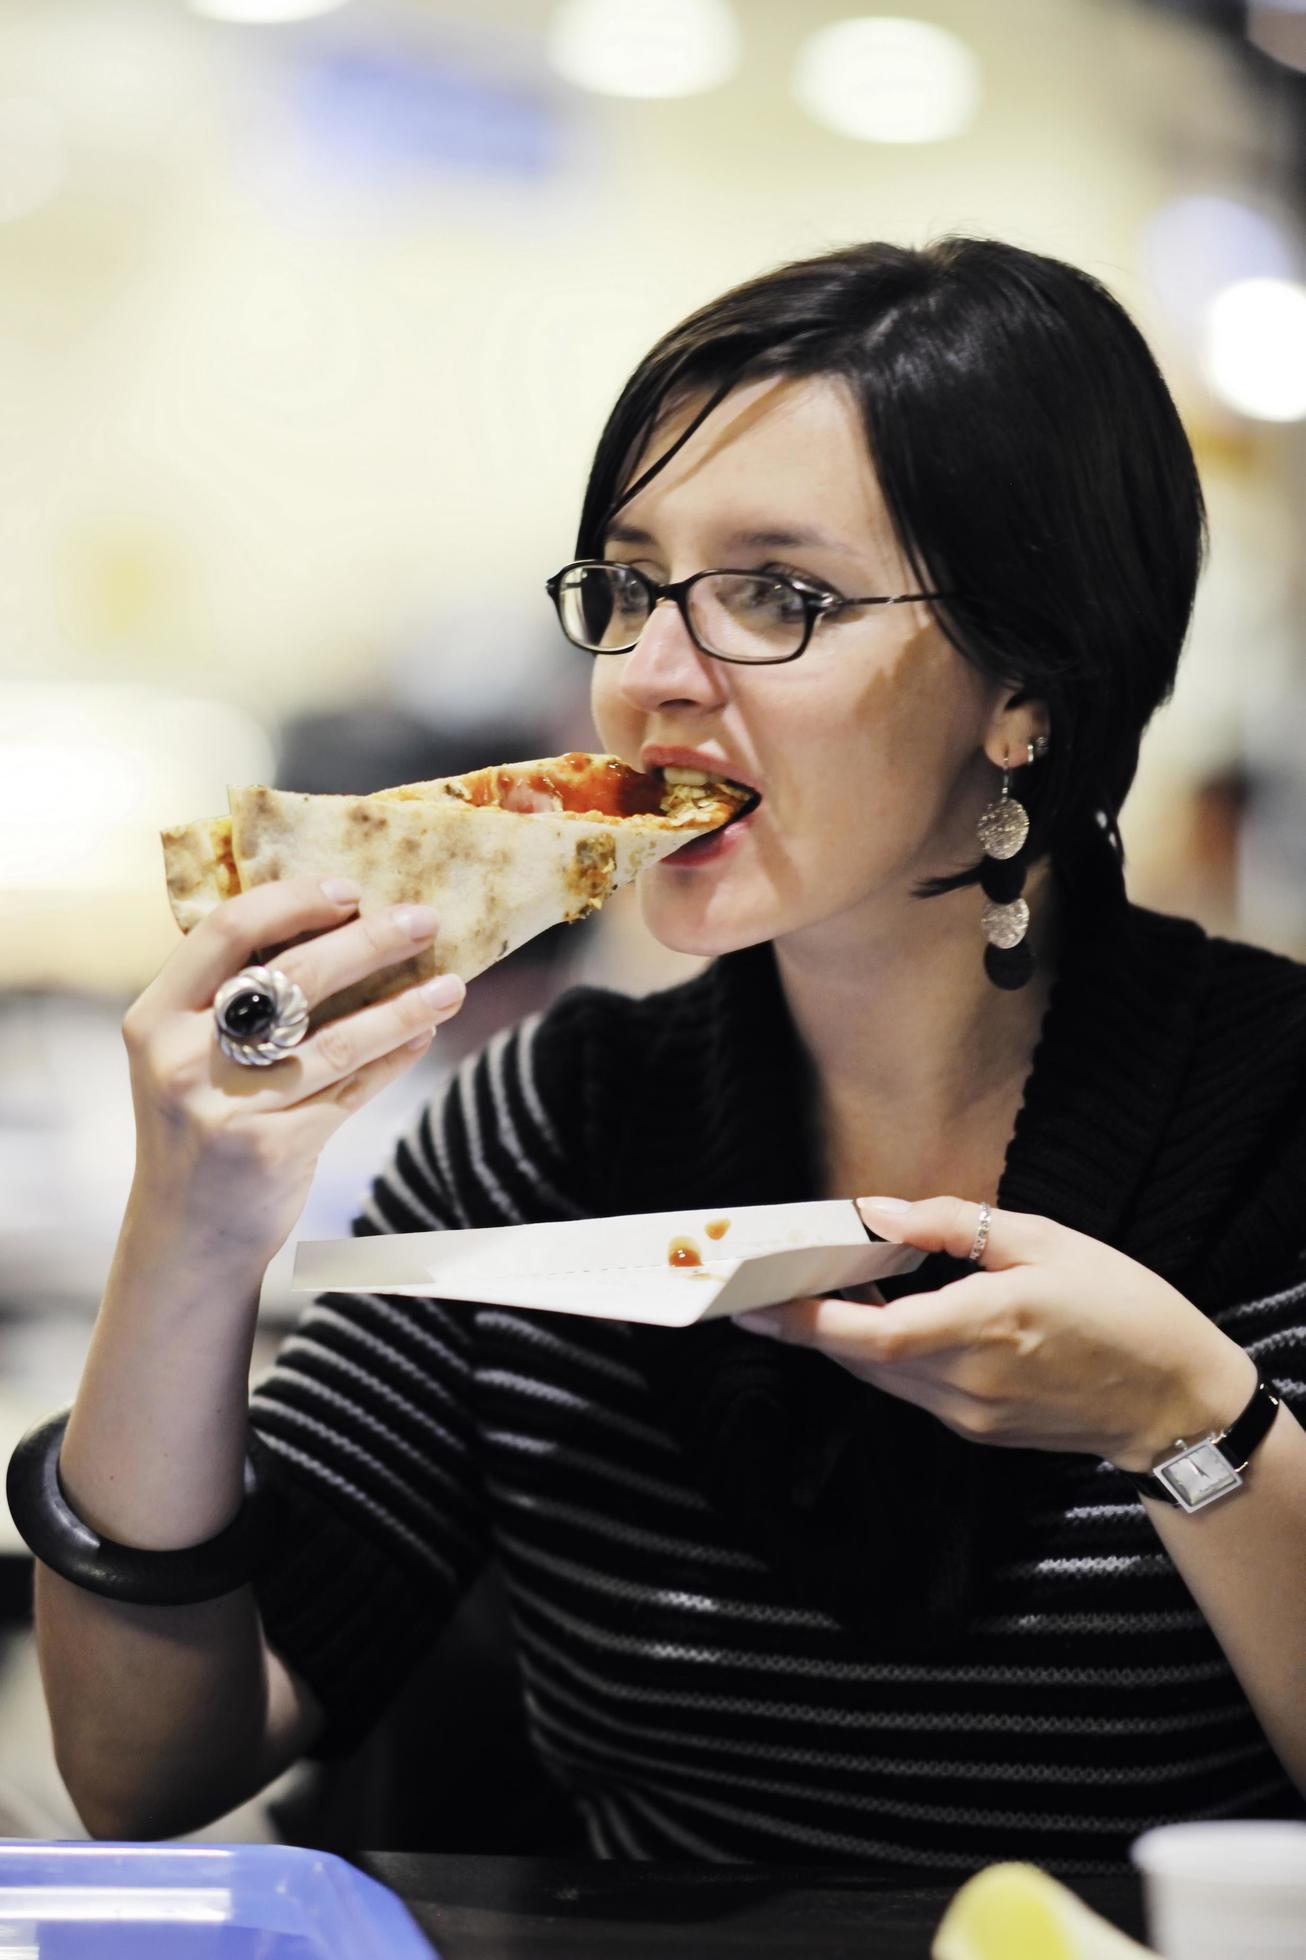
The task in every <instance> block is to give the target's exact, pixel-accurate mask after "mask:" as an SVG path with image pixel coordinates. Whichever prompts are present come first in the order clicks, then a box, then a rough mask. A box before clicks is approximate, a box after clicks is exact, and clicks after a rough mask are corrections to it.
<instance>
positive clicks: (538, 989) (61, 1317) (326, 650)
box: [0, 0, 1306, 1836]
mask: <svg viewBox="0 0 1306 1960" xmlns="http://www.w3.org/2000/svg"><path fill="white" fill-rule="evenodd" d="M851 4H855V0H805V4H804V5H803V6H801V7H798V6H794V5H785V4H782V0H733V4H731V0H557V3H556V4H554V0H474V4H473V0H463V4H456V0H334V4H332V3H331V0H0V1443H2V1444H3V1447H4V1453H5V1455H6V1456H7V1455H8V1451H9V1448H10V1447H11V1445H12V1442H13V1441H14V1440H16V1438H17V1435H18V1434H19V1433H20V1431H21V1429H22V1428H23V1427H24V1426H25V1425H26V1423H27V1422H28V1421H29V1420H31V1419H32V1418H33V1417H34V1416H35V1415H37V1414H38V1413H40V1412H42V1411H44V1410H45V1409H47V1408H48V1407H50V1406H51V1405H53V1404H54V1403H56V1402H58V1401H61V1400H66V1399H68V1397H69V1396H70V1395H71V1392H72V1389H73V1387H74V1385H75V1382H76V1376H77V1371H78V1366H79V1363H80V1358H81V1355H82V1352H83V1350H84V1347H85V1342H86V1337H87V1331H88V1328H89V1323H90V1319H91V1316H92V1315H93V1313H94V1310H95V1305H96V1301H97V1297H98V1294H99V1291H100V1288H101V1285H102V1283H103V1279H104V1275H105V1272H106V1269H107V1265H108V1261H109V1256H110V1252H111V1249H112V1245H113V1240H114V1237H115V1234H116V1230H117V1226H118V1221H119V1218H120V1214H121V1209H122V1204H123V1200H124V1197H125V1195H126V1190H127V1186H128V1182H129V1179H130V1175H131V1157H132V1132H131V1121H130V1107H129V1100H128V1094H127V1075H126V1066H125V1062H124V1058H123V1055H122V1051H121V1045H120V1040H119V1032H118V1029H119V1022H120V1019H121V1015H122V1012H123V1009H124V1007H125V1006H126V1004H127V1002H128V1001H129V1000H130V999H131V998H132V996H133V995H134V994H135V993H137V992H138V991H139V990H140V988H141V987H142V986H143V985H144V984H145V982H146V981H147V980H148V979H149V978H150V977H151V975H152V974H153V973H154V972H155V971H157V969H158V967H159V966H160V965H161V964H162V962H163V961H164V960H165V959H166V957H167V956H168V954H169V952H170V950H171V949H172V947H173V946H174V945H175V943H176V929H175V927H174V926H173V923H172V920H171V916H170V914H169V911H168V908H167V904H166V900H165V896H164V887H163V879H162V870H161V862H160V856H159V850H158V838H157V833H158V830H159V829H160V828H161V827H162V826H164V825H166V824H171V823H175V822H178V821H182V820H186V819H190V818H193V817H198V816H201V815H205V814H211V813H217V812H219V811H222V810H223V809H224V808H225V786H226V784H227V783H229V782H237V783H248V782H260V781H276V782H278V783H280V784H282V785H283V786H285V787H288V788H293V789H304V790H324V791H325V790H349V791H365V790H370V789H374V788H378V787H380V786H382V785H384V784H387V783H394V782H400V781H408V780H413V779H415V778H418V777H424V776H432V775H439V774H446V773H451V772H453V771H456V770H460V769H463V768H466V767H471V766H476V765H479V764H482V763H485V762H490V761H501V760H505V759H509V758H514V757H520V756H528V755H536V754H548V753H552V752H556V751H558V750H560V749H563V748H567V747H576V746H579V747H589V746H592V731H591V729H590V725H589V719H588V713H587V709H586V702H585V692H586V686H587V680H588V673H587V658H586V656H584V655H582V654H580V653H577V652H575V651H574V650H572V649H570V648H569V647H567V646H566V644H565V643H564V642H563V641H562V639H561V636H560V635H559V633H558V631H557V628H556V626H555V624H554V622H553V619H552V615H551V611H550V609H549V607H548V604H547V601H546V599H545V596H544V593H543V590H542V582H543V579H544V578H545V576H546V575H547V574H548V573H549V572H551V571H552V570H553V569H555V567H556V566H557V565H559V564H560V563H562V562H563V561H565V560H566V559H567V558H568V557H569V556H570V555H571V549H572V542H573V536H574V530H575V521H576V515H577V511H578V507H579V498H580V491H581V487H582V484H583V481H584V477H585V473H586V470H587V466H588V461H589V455H590V450H591V447H592V444H593V442H594V439H595V437H596V435H597V433H598V430H599V428H600V425H601V423H602V420H603V418H604V415H605V413H606V411H607V408H608V406H609V405H610V402H611V400H612V398H613V396H614V395H615V393H616V391H617V390H618V388H619V387H620V385H621V383H622V381H623V379H624V377H625V375H626V373H627V371H628V370H629V368H630V367H631V365H632V364H633V363H634V361H635V360H636V359H637V358H638V357H639V355H640V354H641V353H642V352H643V351H644V350H645V348H646V347H647V345H648V344H649V343H650V342H651V340H652V339H653V338H655V337H656V336H657V335H658V334H659V333H660V332H661V331H662V330H663V329H664V328H666V327H667V326H668V325H670V324H671V323H672V322H673V321H675V320H676V319H677V318H678V317H679V316H680V315H682V314H683V313H684V312H686V311H687V310H688V309H690V308H691V307H693V306H694V305H696V304H698V303H699V302H701V301H703V300H705V299H707V298H708V297H710V296H711V295H713V294H715V293H716V292H718V291H719V290H721V289H722V288H723V287H725V286H726V285H727V284H729V283H730V282H732V281H734V280H735V279H737V278H741V277H743V276H746V275H748V274H750V273H753V272H756V271H758V270H759V269H761V268H763V267H766V266H769V265H772V264H774V263H776V262H778V261H780V260H782V259H785V258H788V257H793V256H797V255H800V254H805V253H810V252H814V251H817V250H820V249H822V248H824V247H826V246H830V245H834V244H838V243H841V242H844V241H848V240H852V239H858V238H867V237H873V236H879V237H885V238H890V239H893V240H897V241H900V242H904V243H920V242H923V241H924V240H926V239H928V238H930V237H932V236H935V235H937V234H939V233H942V232H946V231H960V232H978V233H987V234H993V235H997V236H1000V237H1003V238H1006V239H1010V240H1012V241H1013V242H1016V243H1019V244H1022V245H1026V246H1029V247H1031V248H1033V249H1036V250H1042V251H1049V252H1052V253H1055V254H1058V255H1059V256H1062V257H1065V258H1068V259H1071V260H1074V261H1075V262H1076V263H1078V264H1080V265H1082V266H1084V267H1086V268H1087V269H1088V270H1090V271H1091V272H1093V273H1094V274H1096V275H1097V276H1098V277H1099V278H1100V279H1102V280H1103V281H1104V282H1105V283H1106V284H1107V285H1108V286H1109V287H1110V288H1111V289H1112V290H1113V291H1114V292H1115V293H1116V294H1117V295H1118V296H1119V297H1120V298H1121V299H1122V300H1123V301H1124V302H1125V304H1126V305H1127V306H1128V307H1129V308H1130V309H1131V311H1132V312H1133V313H1134V315H1135V317H1136V318H1137V319H1138V320H1139V322H1140V324H1141V325H1142V327H1143V328H1144V330H1145V332H1146V333H1147V334H1148V336H1149V337H1150V339H1151V341H1152V344H1153V346H1154V347H1155V348H1156V350H1157V352H1158V354H1159V356H1160V358H1161V361H1162V364H1163V366H1164V368H1165V370H1166V372H1167V375H1168V377H1169V379H1170V381H1171V384H1172V386H1173V388H1174V390H1175V392H1176V395H1177V397H1178V399H1179V401H1180V404H1181V407H1182V410H1183V413H1184V415H1185V418H1186V421H1187V424H1188V427H1189V430H1190V432H1191V434H1192V437H1193V439H1194V442H1195V445H1196V448H1197V452H1198V456H1199V461H1200V464H1201V468H1202V473H1203V479H1204V483H1205V488H1206V492H1207V496H1208V499H1209V503H1210V509H1211V520H1212V555H1211V563H1210V567H1209V570H1208V572H1207V575H1206V579H1205V582H1204V586H1203V591H1202V596H1201V600H1200V603H1199V608H1198V614H1197V619H1196V623H1195V626H1194V630H1193V635H1192V642H1191V646H1190V649H1189V652H1188V654H1187V656H1186V662H1185V666H1184V669H1183V673H1182V678H1181V682H1180V686H1179V689H1178V692H1177V695H1176V698H1175V700H1174V702H1173V703H1172V705H1171V706H1170V707H1169V708H1168V709H1167V710H1166V711H1165V713H1164V714H1163V715H1162V717H1161V718H1160V720H1159V721H1158V722H1157V724H1156V726H1155V728H1154V730H1153V732H1152V734H1151V735H1150V736H1149V739H1148V743H1147V746H1146V749H1145V753H1144V763H1143V768H1142V773H1141V776H1140V780H1139V783H1138V786H1137V789H1136V791H1135V794H1134V797H1133V799H1132V801H1131V803H1130V805H1129V806H1128V808H1127V810H1126V822H1125V836H1126V843H1127V846H1128V848H1129V852H1130V860H1131V870H1132V884H1133V889H1134V893H1135V895H1136V896H1137V897H1139V898H1140V899H1142V900H1143V901H1144V902H1147V903H1151V904H1154V905H1157V906H1159V907H1161V908H1162V909H1168V910H1175V911H1181V912H1186V913H1190V914H1193V915H1196V916H1197V917H1199V918H1201V919H1202V920H1203V921H1204V922H1206V923H1207V924H1208V925H1210V926H1212V927H1213V928H1215V929H1217V930H1221V931H1228V932H1234V933H1237V934H1239V935H1242V936H1246V937H1249V938H1252V939H1255V940H1257V941H1260V942H1261V943H1263V944H1267V945H1272V946H1275V947H1279V948H1281V949H1283V950H1285V951H1295V952H1297V953H1299V954H1301V953H1306V644H1304V640H1303V627H1302V620H1303V615H1304V611H1306V609H1304V607H1303V598H1306V593H1304V592H1303V569H1302V565H1303V550H1302V537H1301V525H1300V510H1301V506H1302V496H1303V490H1304V489H1306V231H1304V228H1303V227H1304V215H1306V214H1304V212H1303V193H1304V192H1306V0H1255V3H1254V4H1248V5H1244V4H1241V0H1189V3H1188V4H1180V3H1179V0H928V4H925V5H924V6H923V9H922V11H920V12H919V13H917V12H916V11H915V10H914V9H913V10H910V11H909V12H908V13H907V14H902V15H899V14H895V15H893V16H882V15H876V14H870V15H853V14H851V13H850V12H849V11H848V9H849V6H850V5H851ZM895 4H905V0H895ZM685 970H687V963H686V962H683V961H680V960H678V959H677V958H675V957H674V956H671V955H668V954H666V953H664V952H662V951H661V950H660V949H658V948H657V947H656V946H655V945H653V944H652V943H651V942H650V941H649V940H648V939H647V938H646V936H645V935H644V933H643V931H642V928H641V926H640V924H639V921H638V915H637V909H636V907H635V906H634V904H633V903H632V902H631V900H630V896H629V894H627V895H625V897H624V898H622V899H618V900H614V901H613V903H612V904H611V906H610V907H609V908H608V910H607V911H605V913H604V914H603V916H602V918H601V919H600V920H598V921H596V922H593V923H590V924H588V925H586V926H585V927H584V928H583V929H581V930H579V931H576V932H567V931H565V930H563V931H560V932H559V933H556V934H552V935H548V936H547V937H546V938H545V939H544V940H542V941H540V942H537V943H536V944H535V945H533V946H532V947H529V948H526V949H523V951H522V952H521V953H520V954H518V955H516V956H514V958H513V959H511V960H510V961H508V962H506V963H505V964H504V965H503V966H502V967H500V968H497V969H495V970H494V971H493V972H492V973H491V974H489V975H487V976H486V977H485V978H483V979H482V980H480V981H478V983H477V986H476V988H475V989H474V990H473V995H472V1002H471V1004H469V1007H468V1009H467V1011H466V1013H465V1014H464V1016H463V1017H462V1018H461V1019H460V1020H459V1021H458V1022H457V1023H455V1025H454V1028H453V1029H452V1030H451V1031H450V1033H448V1034H446V1035H444V1036H442V1038H441V1041H440V1043H438V1044H437V1048H436V1051H435V1052H434V1053H433V1055H432V1057H431V1058H430V1059H429V1060H428V1062H427V1063H425V1064H423V1070H424V1073H420V1074H419V1075H417V1076H415V1077H413V1078H411V1079H409V1080H408V1081H406V1082H405V1083H403V1084H401V1085H398V1086H397V1087H396V1089H394V1090H392V1091H391V1092H390V1093H389V1094H388V1095H387V1096H385V1097H384V1098H382V1099H381V1100H380V1101H379V1102H378V1103H376V1104H374V1105H372V1106H371V1108H370V1109H369V1110H367V1111H365V1112H363V1113H362V1114H361V1115H359V1116H357V1117H355V1118H354V1119H352V1120H351V1122H350V1124H349V1125H348V1126H347V1127H346V1129H345V1130H344V1131H343V1132H342V1133H341V1135H340V1137H339V1138H338V1139H337V1141H336V1143H335V1144H333V1145H332V1147H331V1149H330V1150H329V1151H328V1154H327V1157H326V1159H325V1160H324V1163H323V1167H322V1171H321V1175H320V1176H319V1179H318V1182H317V1185H316V1187H315V1190H314V1193H313V1196H312V1199H311V1200H310V1204H309V1207H308V1210H307V1212H306V1214H305V1218H304V1220H303V1222H302V1224H301V1228H300V1230H301V1235H303V1236H307V1237H324V1236H331V1235H335V1234H339V1233H342V1232H344V1231H346V1230H347V1229H348V1221H349V1218H350V1215H351V1213H352V1210H353V1208H354V1204H355V1201H356V1199H357V1197H358V1195H359V1193H360V1191H361V1190H362V1189H363V1187H364V1185H365V1183H366V1180H367V1178H368V1177H369V1175H370V1174H371V1173H372V1172H373V1170H374V1169H375V1168H376V1167H377V1165H378V1163H379V1162H380V1160H381V1159H382V1157H383V1155H384V1153H385V1150H386V1147H387V1144H388V1141H389V1139H390V1137H391V1136H392V1135H393V1133H394V1131H395V1130H396V1129H397V1128H398V1127H400V1126H401V1125H402V1123H403V1122H404V1121H405V1120H406V1118H407V1116H408V1114H409V1112H410V1110H411V1109H412V1107H413V1106H414V1105H415V1103H416V1101H417V1100H419V1099H420V1098H421V1097H422V1096H424V1095H425V1094H427V1093H429V1092H430V1089H431V1087H432V1086H433V1084H434V1082H435V1081H436V1080H437V1079H438V1077H439V1074H440V1073H441V1071H443V1070H445V1069H447V1068H448V1067H450V1066H451V1065H452V1063H453V1062H455V1061H456V1059H457V1057H458V1055H459V1054H460V1053H461V1052H465V1050H466V1049H467V1047H468V1046H471V1045H475V1044H479V1042H480V1041H481V1040H482V1039H484V1037H485V1036H486V1035H487V1034H488V1033H489V1032H490V1031H491V1030H492V1029H493V1028H494V1027H496V1026H498V1025H501V1024H502V1023H503V1022H505V1021H507V1020H509V1019H511V1018H514V1017H515V1016H516V1015H518V1014H520V1013H521V1012H524V1011H526V1010H527V1009H529V1008H532V1007H535V1006H538V1005H542V1004H544V1002H545V1001H546V1000H547V999H548V998H549V997H551V995H552V994H553V992H554V991H556V990H557V989H558V988H559V987H561V986H563V985H565V984H569V983H570V982H572V981H574V980H576V979H581V978H584V979H599V980H602V981H606V982H611V983H614V984H617V985H621V986H625V987H628V988H630V989H633V990H642V989H645V988H648V987H651V986H655V985H662V984H665V983H667V982H668V981H670V980H672V979H674V978H677V977H679V975H680V974H681V973H682V972H683V971H685ZM294 1304H295V1302H294V1298H293V1296H292V1295H291V1293H290V1291H289V1286H288V1266H287V1261H286V1260H284V1259H283V1260H281V1261H279V1262H278V1264H277V1266H276V1267H274V1270H273V1272H272V1274H271V1275H270V1277H269V1283H268V1287H267V1291H266V1294H265V1300H264V1322H265V1326H266V1329H267V1334H268V1338H269V1340H271V1339H272V1338H274V1337H275V1333H276V1330H277V1328H278V1327H279V1326H281V1325H283V1324H284V1321H285V1319H286V1317H287V1315H289V1314H290V1313H291V1312H292V1311H293V1309H294ZM4 1551H5V1556H4V1557H3V1558H2V1559H0V1574H7V1575H8V1577H7V1578H6V1579H4V1580H3V1583H4V1585H5V1593H4V1600H5V1610H6V1611H7V1613H8V1615H9V1618H10V1623H11V1625H12V1626H14V1627H16V1628H17V1627H20V1626H21V1616H22V1612H23V1602H24V1598H25V1587H26V1578H27V1574H26V1567H25V1564H24V1562H23V1560H22V1559H21V1558H20V1557H19V1556H18V1547H17V1542H16V1540H10V1541H8V1542H7V1543H6V1545H5V1547H4ZM6 1651H7V1654H8V1661H7V1664H6V1665H7V1669H8V1673H7V1674H6V1673H4V1672H3V1671H0V1778H3V1777H5V1776H7V1777H8V1778H9V1781H10V1784H11V1786H12V1789H11V1794H12V1802H13V1806H14V1808H15V1819H16V1823H14V1825H13V1827H14V1828H17V1829H19V1830H21V1829H23V1828H24V1826H25V1824H30V1825H31V1826H32V1827H33V1828H36V1829H38V1830H39V1829H41V1828H42V1827H43V1826H45V1825H48V1824H49V1822H50V1820H51V1819H53V1820H54V1823H55V1824H56V1825H57V1826H58V1827H59V1828H60V1829H64V1830H67V1829H70V1828H74V1826H73V1825H72V1823H71V1819H70V1814H68V1813H67V1812H66V1800H61V1796H60V1792H59V1790H58V1787H57V1782H56V1780H55V1779H54V1775H53V1770H52V1769H49V1768H48V1766H46V1767H44V1768H43V1767H42V1766H41V1760H42V1759H41V1752H42V1750H43V1749H44V1748H45V1744H44V1739H43V1738H44V1731H43V1718H42V1717H41V1715H40V1712H39V1708H38V1707H37V1706H36V1704H35V1702H34V1700H33V1699H32V1697H31V1694H30V1681H31V1669H30V1649H29V1647H28V1645H27V1643H26V1639H25V1636H24V1635H23V1634H22V1633H21V1631H16V1632H13V1633H12V1634H11V1636H10V1643H9V1647H8V1649H7V1650H6ZM6 1679H8V1680H10V1681H11V1682H14V1683H17V1684H19V1685H18V1686H16V1687H15V1688H14V1690H13V1692H12V1694H10V1696H9V1698H8V1699H7V1700H6V1698H5V1691H4V1683H5V1680H6ZM23 1684H26V1685H25V1686H23ZM2 1794H3V1793H2V1792H0V1795H2ZM61 1803H62V1805H63V1806H65V1807H61ZM12 1822H13V1820H11V1823H12ZM238 1828H239V1827H238V1826H229V1827H228V1828H227V1829H226V1830H225V1832H219V1833H218V1834H219V1835H227V1836H230V1835H232V1834H233V1830H236V1829H238ZM249 1828H250V1829H253V1830H257V1829H259V1828H260V1826H259V1824H258V1822H257V1821H255V1822H254V1823H252V1824H250V1825H249ZM2 1830H3V1823H2V1821H0V1831H2Z"/></svg>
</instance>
